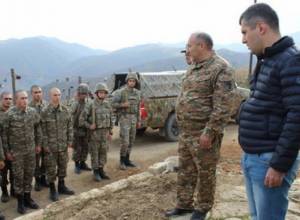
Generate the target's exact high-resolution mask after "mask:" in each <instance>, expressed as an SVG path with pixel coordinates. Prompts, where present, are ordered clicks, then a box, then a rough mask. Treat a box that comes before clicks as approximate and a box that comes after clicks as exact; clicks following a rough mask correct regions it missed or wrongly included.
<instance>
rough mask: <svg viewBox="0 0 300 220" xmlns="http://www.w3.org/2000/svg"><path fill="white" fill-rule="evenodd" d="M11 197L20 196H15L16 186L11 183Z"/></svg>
mask: <svg viewBox="0 0 300 220" xmlns="http://www.w3.org/2000/svg"><path fill="white" fill-rule="evenodd" d="M10 196H12V197H15V198H17V197H18V196H17V195H16V194H15V189H14V186H13V185H12V184H11V183H10Z"/></svg>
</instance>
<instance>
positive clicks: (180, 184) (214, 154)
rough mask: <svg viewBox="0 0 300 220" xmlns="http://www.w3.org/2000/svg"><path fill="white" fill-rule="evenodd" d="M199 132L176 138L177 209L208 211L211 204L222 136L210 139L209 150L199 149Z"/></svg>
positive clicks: (185, 133) (182, 133) (182, 134)
mask: <svg viewBox="0 0 300 220" xmlns="http://www.w3.org/2000/svg"><path fill="white" fill-rule="evenodd" d="M200 135H201V132H199V131H197V132H181V134H180V136H179V147H178V154H179V171H178V176H177V178H178V179H177V207H178V208H183V209H192V208H195V209H197V210H200V211H201V212H207V211H209V210H210V209H211V208H212V206H213V203H214V194H215V188H216V168H217V163H218V160H219V157H220V147H221V142H222V138H223V135H222V134H220V135H216V136H215V137H214V138H213V144H212V148H210V149H201V148H199V143H198V140H199V138H200Z"/></svg>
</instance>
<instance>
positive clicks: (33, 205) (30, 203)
mask: <svg viewBox="0 0 300 220" xmlns="http://www.w3.org/2000/svg"><path fill="white" fill-rule="evenodd" d="M24 206H25V207H27V208H30V209H38V208H39V205H38V204H36V202H35V201H34V200H33V199H32V198H31V195H30V193H24Z"/></svg>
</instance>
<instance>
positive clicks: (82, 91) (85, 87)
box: [77, 83, 90, 94]
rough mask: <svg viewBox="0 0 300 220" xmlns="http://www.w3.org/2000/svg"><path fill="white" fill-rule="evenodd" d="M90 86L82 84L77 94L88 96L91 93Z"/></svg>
mask: <svg viewBox="0 0 300 220" xmlns="http://www.w3.org/2000/svg"><path fill="white" fill-rule="evenodd" d="M89 90H90V88H89V86H88V84H86V83H80V84H79V86H78V88H77V92H78V93H80V94H88V93H89Z"/></svg>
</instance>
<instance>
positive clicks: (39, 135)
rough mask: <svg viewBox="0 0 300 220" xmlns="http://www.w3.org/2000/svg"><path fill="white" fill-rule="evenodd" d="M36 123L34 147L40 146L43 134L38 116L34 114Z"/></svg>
mask: <svg viewBox="0 0 300 220" xmlns="http://www.w3.org/2000/svg"><path fill="white" fill-rule="evenodd" d="M35 118H36V123H35V125H34V135H35V146H41V145H42V141H43V133H42V127H41V120H40V115H39V114H37V113H35Z"/></svg>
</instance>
